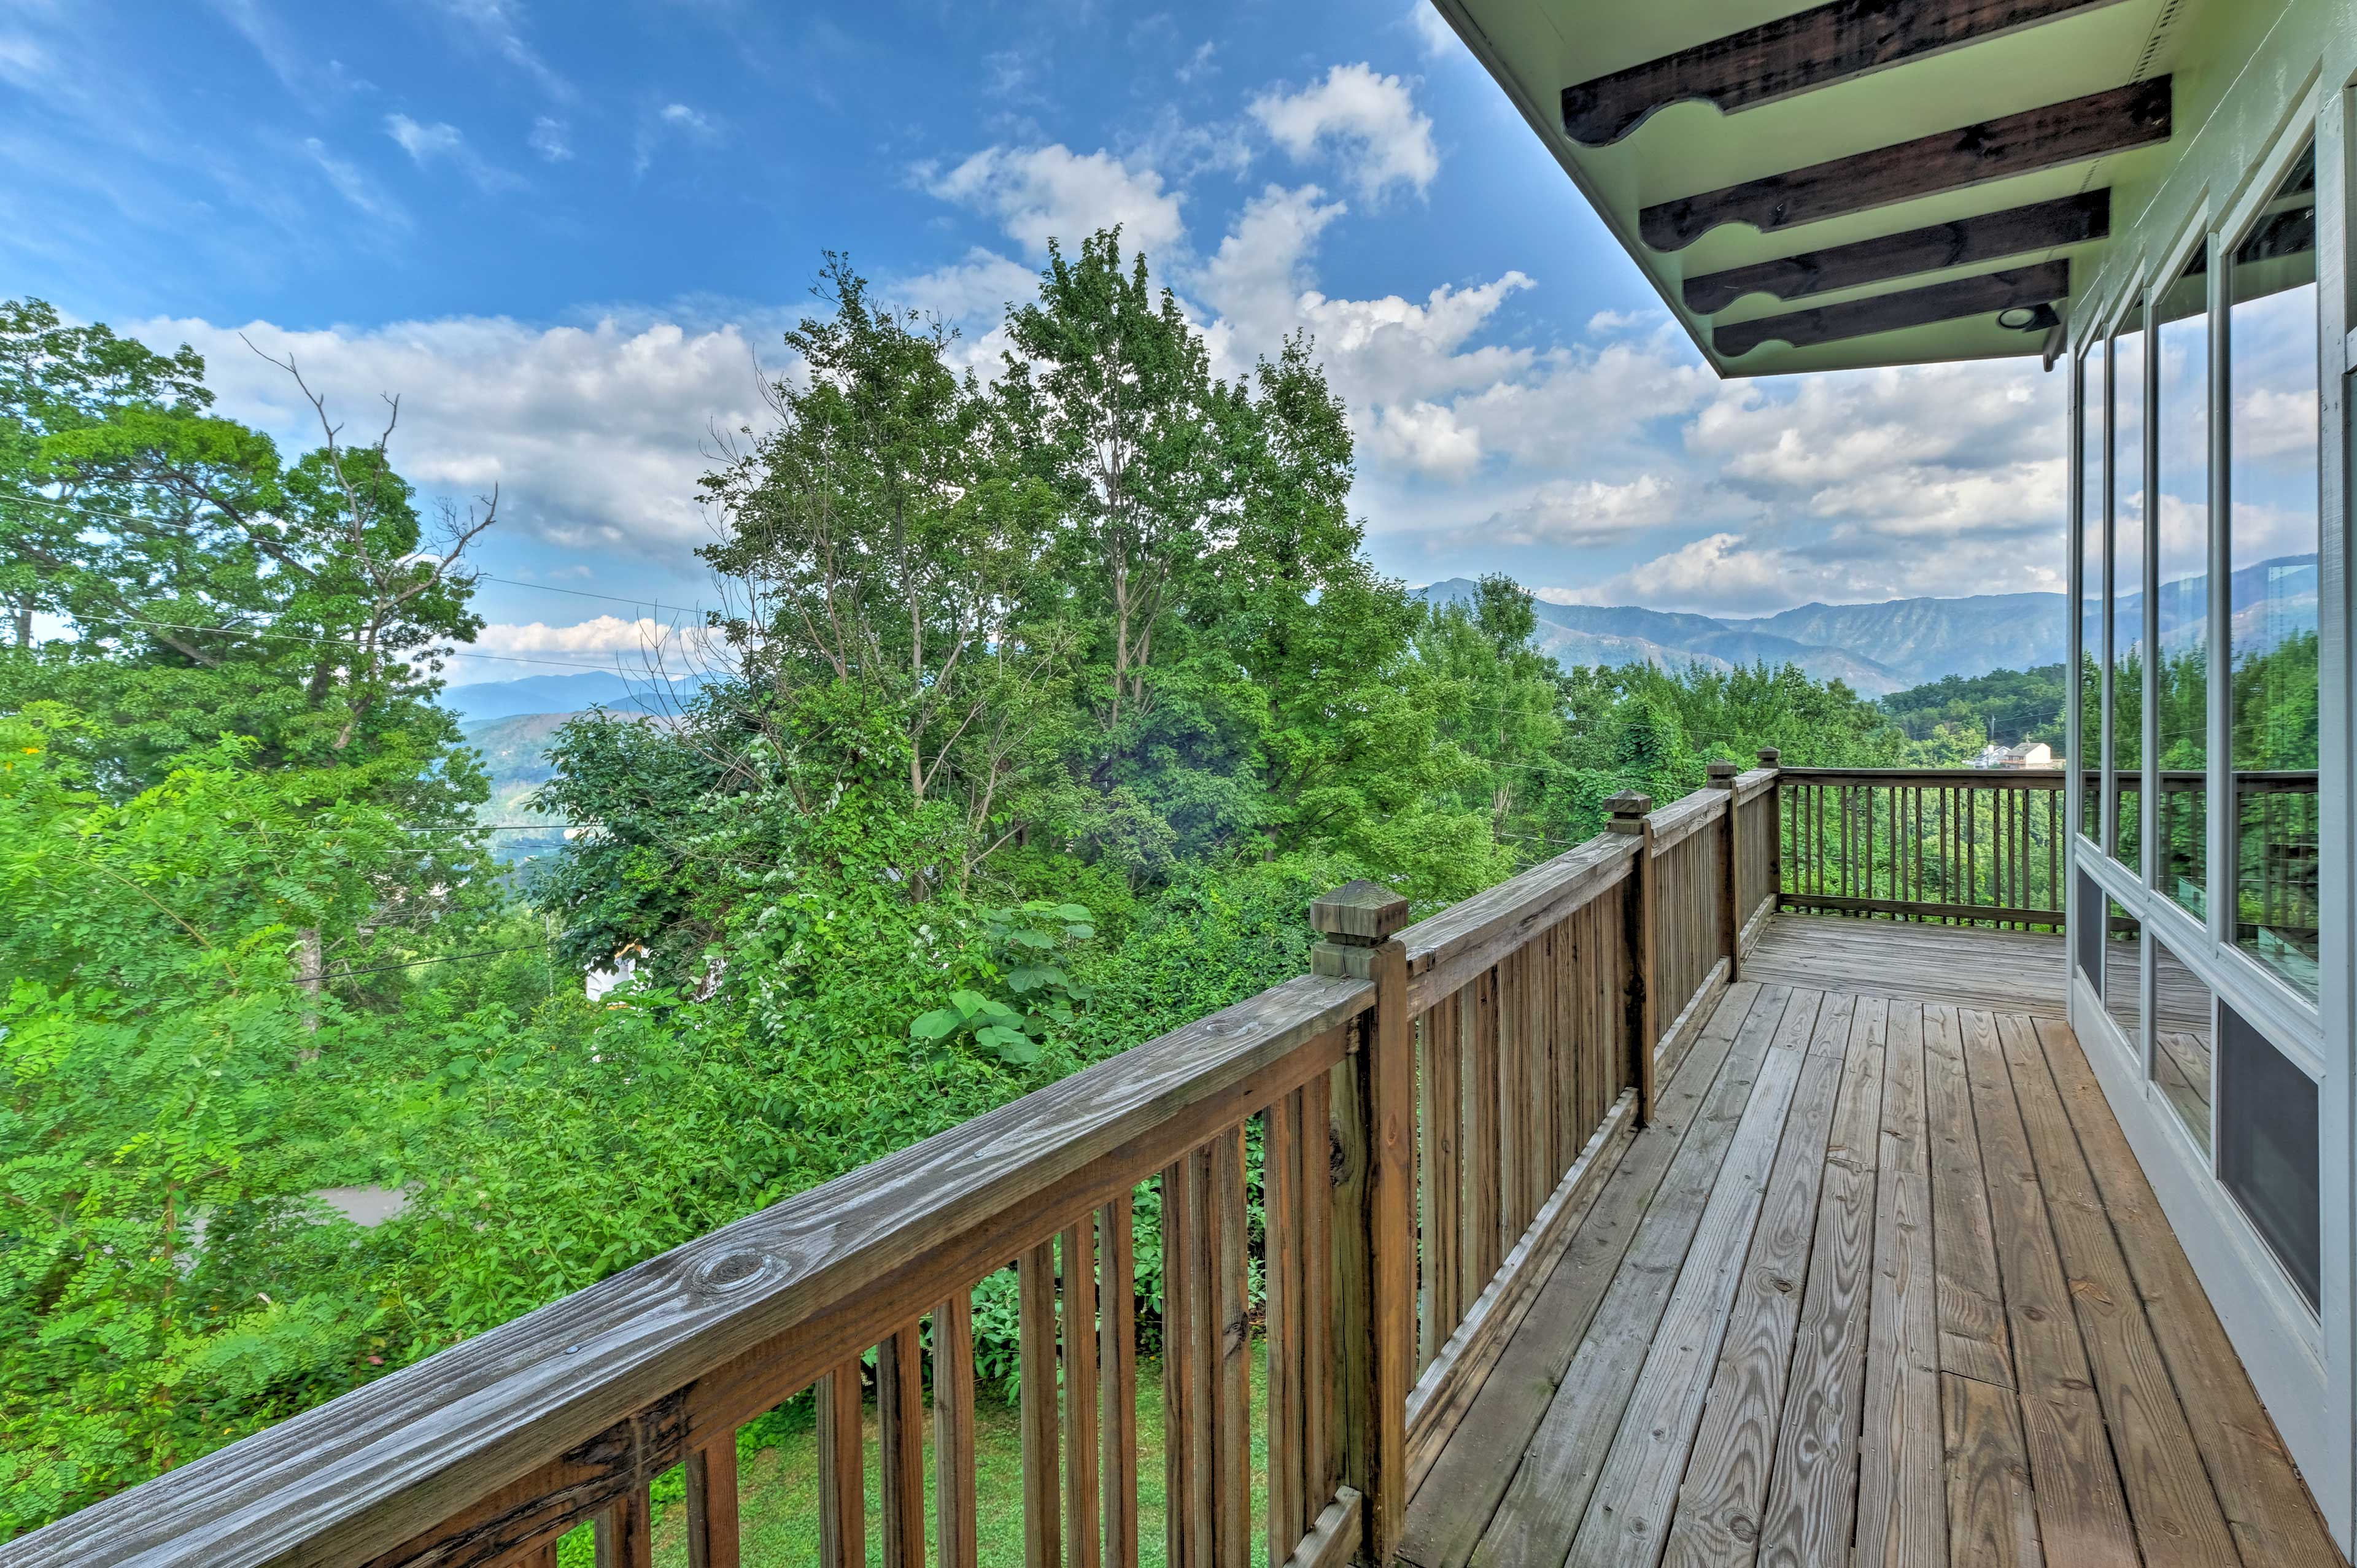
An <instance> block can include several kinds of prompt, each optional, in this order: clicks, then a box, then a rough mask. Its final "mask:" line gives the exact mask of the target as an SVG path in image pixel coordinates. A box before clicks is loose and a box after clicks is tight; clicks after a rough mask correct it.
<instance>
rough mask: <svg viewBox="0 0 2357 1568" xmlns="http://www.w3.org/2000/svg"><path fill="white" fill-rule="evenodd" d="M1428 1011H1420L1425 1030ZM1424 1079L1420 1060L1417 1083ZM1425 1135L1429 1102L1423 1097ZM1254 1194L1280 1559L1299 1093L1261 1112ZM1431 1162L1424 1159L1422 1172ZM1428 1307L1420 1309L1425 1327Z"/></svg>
mask: <svg viewBox="0 0 2357 1568" xmlns="http://www.w3.org/2000/svg"><path fill="white" fill-rule="evenodd" d="M1432 1021H1433V1015H1431V1014H1426V1015H1425V1025H1426V1030H1427V1032H1429V1029H1430V1026H1431V1024H1432ZM1431 1081H1432V1073H1431V1070H1430V1063H1429V1061H1427V1063H1426V1073H1425V1076H1424V1082H1425V1083H1426V1086H1427V1087H1428V1086H1429V1085H1430V1083H1431ZM1429 1110H1430V1101H1429V1100H1427V1101H1426V1118H1425V1125H1426V1129H1427V1131H1426V1134H1425V1135H1426V1140H1427V1142H1428V1141H1429V1139H1430V1137H1431V1133H1430V1132H1429V1128H1430V1127H1431V1125H1432V1118H1431V1115H1430V1114H1429ZM1260 1129H1261V1131H1260V1158H1261V1167H1260V1194H1261V1208H1262V1211H1263V1213H1264V1215H1265V1229H1264V1230H1263V1231H1262V1236H1263V1239H1264V1240H1263V1248H1262V1251H1263V1258H1262V1263H1263V1268H1264V1271H1265V1272H1264V1276H1263V1292H1264V1295H1263V1302H1262V1313H1263V1316H1264V1319H1265V1332H1266V1334H1267V1336H1268V1560H1269V1562H1271V1563H1280V1564H1281V1563H1284V1562H1285V1560H1286V1558H1287V1557H1290V1556H1291V1555H1292V1554H1293V1549H1294V1547H1295V1546H1296V1545H1297V1544H1299V1542H1300V1541H1301V1535H1302V1530H1303V1528H1304V1525H1305V1522H1306V1521H1307V1520H1308V1514H1307V1513H1306V1512H1305V1511H1304V1509H1303V1493H1302V1455H1301V1263H1302V1259H1301V1096H1300V1094H1299V1092H1298V1091H1297V1092H1295V1093H1292V1094H1288V1095H1286V1096H1285V1097H1284V1098H1283V1099H1281V1100H1279V1101H1276V1102H1275V1104H1273V1105H1271V1106H1270V1107H1269V1108H1268V1109H1267V1110H1265V1111H1264V1112H1261V1122H1260ZM1431 1168H1432V1167H1431V1165H1430V1164H1429V1161H1428V1151H1427V1164H1426V1167H1425V1169H1426V1175H1427V1176H1429V1174H1430V1171H1431ZM1426 1194H1427V1198H1426V1205H1425V1245H1426V1249H1427V1251H1426V1255H1425V1277H1426V1281H1427V1283H1428V1282H1429V1281H1430V1279H1431V1276H1432V1257H1431V1253H1430V1251H1429V1249H1430V1247H1431V1245H1432V1240H1433V1221H1432V1214H1433V1211H1434V1209H1435V1208H1436V1207H1437V1204H1436V1203H1435V1202H1434V1201H1433V1200H1432V1199H1431V1197H1430V1196H1429V1194H1430V1187H1429V1185H1428V1184H1427V1186H1426ZM1432 1317H1433V1313H1432V1309H1431V1308H1430V1307H1429V1306H1427V1307H1426V1318H1425V1321H1426V1329H1427V1332H1428V1331H1429V1327H1430V1325H1431V1322H1432Z"/></svg>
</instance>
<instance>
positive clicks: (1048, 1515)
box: [1016, 1238, 1064, 1568]
mask: <svg viewBox="0 0 2357 1568" xmlns="http://www.w3.org/2000/svg"><path fill="white" fill-rule="evenodd" d="M1016 1287H1017V1288H1016V1294H1017V1303H1018V1308H1017V1311H1018V1316H1019V1318H1020V1320H1021V1321H1020V1326H1019V1327H1018V1329H1017V1336H1018V1341H1019V1347H1020V1348H1019V1355H1020V1358H1021V1360H1022V1366H1021V1368H1020V1369H1019V1370H1018V1371H1017V1384H1018V1389H1019V1394H1020V1399H1021V1403H1022V1412H1021V1419H1022V1423H1023V1561H1024V1563H1025V1564H1026V1568H1063V1556H1064V1542H1063V1519H1062V1517H1061V1505H1060V1501H1059V1492H1060V1487H1059V1486H1058V1477H1057V1473H1056V1472H1057V1469H1058V1466H1059V1462H1060V1460H1061V1458H1062V1454H1061V1452H1060V1449H1061V1447H1062V1444H1061V1443H1060V1441H1059V1439H1060V1436H1061V1433H1060V1427H1059V1423H1058V1421H1057V1415H1056V1243H1055V1241H1054V1240H1053V1239H1052V1238H1051V1239H1049V1240H1045V1241H1042V1242H1040V1243H1039V1245H1038V1246H1036V1247H1033V1248H1032V1249H1031V1250H1030V1251H1027V1252H1025V1253H1024V1254H1023V1257H1022V1259H1021V1261H1020V1262H1017V1265H1016Z"/></svg>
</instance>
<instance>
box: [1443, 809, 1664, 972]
mask: <svg viewBox="0 0 2357 1568" xmlns="http://www.w3.org/2000/svg"><path fill="white" fill-rule="evenodd" d="M1635 856H1636V851H1635V848H1634V846H1632V845H1631V843H1630V842H1629V841H1628V840H1627V839H1626V838H1623V837H1620V836H1618V835H1615V834H1611V833H1599V834H1598V835H1597V836H1596V837H1594V838H1591V839H1588V840H1587V841H1585V842H1584V843H1579V844H1577V845H1576V846H1574V847H1573V848H1571V849H1567V850H1566V851H1565V852H1564V853H1563V854H1559V855H1557V856H1555V858H1554V859H1553V860H1549V861H1544V862H1542V863H1540V864H1539V865H1534V866H1533V867H1531V868H1530V869H1529V870H1528V871H1525V872H1523V873H1521V874H1519V875H1515V876H1512V877H1510V878H1509V879H1507V880H1506V881H1504V882H1501V883H1500V884H1498V886H1495V887H1492V888H1491V889H1489V890H1488V891H1487V892H1483V893H1477V894H1475V895H1474V896H1473V897H1470V898H1468V899H1466V900H1465V901H1464V902H1463V903H1460V904H1452V905H1450V906H1449V907H1448V908H1446V909H1443V910H1441V911H1440V912H1439V913H1438V914H1437V915H1433V916H1431V917H1429V918H1426V919H1422V920H1418V921H1417V922H1416V923H1415V925H1413V926H1410V927H1408V928H1407V929H1405V930H1404V931H1402V932H1401V933H1400V934H1399V940H1400V941H1401V943H1402V944H1403V945H1404V946H1405V948H1406V949H1407V956H1408V1005H1409V1006H1411V1007H1413V1008H1415V1009H1416V1010H1417V1011H1419V1012H1420V1011H1422V1010H1423V1009H1425V1008H1426V1007H1429V1006H1431V1005H1432V1004H1434V1003H1435V1002H1437V1001H1438V1000H1439V999H1440V998H1441V997H1443V996H1446V995H1448V993H1450V992H1452V991H1455V990H1457V989H1458V987H1459V986H1462V985H1464V984H1467V983H1469V982H1470V981H1471V980H1472V979H1473V977H1474V976H1475V975H1477V974H1480V973H1481V972H1484V971H1486V970H1488V969H1489V968H1490V967H1491V965H1493V964H1495V963H1496V962H1497V961H1499V960H1500V959H1501V958H1503V957H1504V956H1505V955H1506V954H1508V953H1510V952H1513V951H1515V950H1517V949H1519V948H1521V947H1523V945H1524V944H1525V943H1527V942H1528V941H1529V940H1530V938H1531V933H1533V932H1534V931H1540V930H1544V929H1546V928H1547V927H1549V926H1551V925H1553V924H1555V921H1557V920H1559V919H1561V918H1563V917H1564V915H1565V914H1566V912H1567V911H1569V910H1571V909H1573V908H1577V907H1578V906H1579V905H1581V904H1583V903H1586V902H1587V900H1589V899H1590V898H1593V897H1597V896H1598V894H1600V893H1602V892H1603V891H1604V890H1605V889H1606V888H1608V887H1610V886H1614V885H1616V884H1617V883H1619V882H1620V881H1621V880H1622V879H1623V878H1625V877H1627V875H1629V868H1630V866H1631V864H1632V862H1633V861H1634V859H1635Z"/></svg>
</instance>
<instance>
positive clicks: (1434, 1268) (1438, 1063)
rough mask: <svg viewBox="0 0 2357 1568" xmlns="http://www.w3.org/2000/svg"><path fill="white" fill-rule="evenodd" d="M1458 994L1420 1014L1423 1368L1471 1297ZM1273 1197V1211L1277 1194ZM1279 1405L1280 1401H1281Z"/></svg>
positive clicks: (1419, 1346)
mask: <svg viewBox="0 0 2357 1568" xmlns="http://www.w3.org/2000/svg"><path fill="white" fill-rule="evenodd" d="M1457 1011H1458V997H1457V996H1447V997H1443V998H1442V999H1441V1000H1440V1001H1439V1002H1438V1003H1437V1004H1434V1005H1433V1006H1432V1007H1431V1008H1430V1009H1429V1010H1427V1011H1426V1013H1425V1015H1424V1016H1423V1017H1422V1018H1420V1019H1418V1020H1417V1021H1416V1042H1417V1046H1418V1047H1419V1049H1420V1051H1421V1055H1422V1060H1421V1062H1420V1064H1419V1070H1418V1071H1417V1074H1416V1096H1417V1109H1418V1112H1419V1122H1420V1124H1421V1127H1422V1132H1423V1138H1422V1145H1423V1146H1422V1150H1421V1158H1420V1163H1419V1164H1418V1166H1417V1174H1418V1175H1419V1176H1420V1177H1421V1178H1422V1179H1421V1182H1420V1187H1421V1191H1422V1197H1423V1241H1424V1249H1423V1256H1422V1259H1421V1263H1422V1267H1421V1268H1420V1270H1419V1272H1418V1275H1417V1277H1418V1280H1419V1282H1420V1283H1421V1285H1422V1287H1423V1288H1422V1291H1421V1295H1420V1300H1419V1303H1418V1306H1419V1314H1420V1322H1421V1325H1422V1333H1421V1335H1420V1337H1419V1338H1418V1341H1417V1361H1418V1364H1419V1369H1421V1368H1423V1367H1428V1366H1430V1365H1432V1360H1433V1358H1434V1357H1436V1356H1437V1355H1439V1354H1440V1348H1441V1346H1443V1345H1444V1344H1446V1343H1448V1336H1449V1335H1450V1334H1451V1333H1452V1332H1454V1331H1455V1329H1456V1327H1457V1323H1458V1318H1459V1317H1461V1316H1463V1315H1464V1306H1463V1303H1462V1302H1461V1300H1460V1299H1459V1297H1458V1284H1459V1279H1458V1273H1459V1270H1460V1264H1459V1263H1458V1256H1457V1243H1458V1227H1459V1225H1460V1224H1461V1223H1462V1221H1461V1219H1460V1218H1459V1216H1458V1197H1459V1194H1460V1192H1461V1190H1462V1186H1461V1184H1462V1182H1463V1180H1464V1173H1463V1172H1462V1171H1461V1170H1460V1169H1459V1168H1458V1158H1457V1156H1458V1115H1459V1112H1458V1083H1459V1081H1460V1079H1459V1073H1458V1068H1459V1065H1460V1058H1458V1038H1457ZM1295 1175H1296V1176H1297V1173H1295ZM1288 1179H1293V1178H1292V1177H1290V1176H1289V1177H1288ZM1270 1203H1271V1212H1272V1213H1273V1212H1275V1207H1274V1200H1273V1199H1272V1200H1270ZM1273 1244H1274V1243H1272V1245H1273ZM1270 1398H1271V1400H1272V1402H1273V1401H1274V1400H1275V1389H1274V1386H1273V1385H1272V1388H1271V1392H1270ZM1271 1409H1272V1410H1274V1409H1275V1405H1274V1403H1272V1405H1271ZM1279 1561H1282V1559H1280V1560H1279Z"/></svg>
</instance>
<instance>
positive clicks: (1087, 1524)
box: [920, 1215, 1103, 1568]
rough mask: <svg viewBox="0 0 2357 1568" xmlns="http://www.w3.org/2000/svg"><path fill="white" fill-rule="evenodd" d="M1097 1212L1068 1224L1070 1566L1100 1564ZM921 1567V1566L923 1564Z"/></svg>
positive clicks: (1066, 1501) (1067, 1508) (1096, 1567)
mask: <svg viewBox="0 0 2357 1568" xmlns="http://www.w3.org/2000/svg"><path fill="white" fill-rule="evenodd" d="M1094 1232H1095V1224H1094V1216H1093V1215H1091V1216H1090V1217H1088V1218H1086V1219H1082V1220H1081V1221H1080V1222H1079V1223H1077V1224H1075V1225H1071V1226H1068V1227H1066V1228H1065V1230H1064V1240H1063V1268H1064V1275H1063V1280H1064V1478H1065V1481H1066V1483H1067V1484H1066V1486H1065V1488H1064V1551H1065V1554H1066V1561H1067V1562H1068V1563H1070V1564H1071V1568H1099V1564H1100V1563H1102V1562H1103V1537H1102V1535H1101V1534H1100V1530H1102V1528H1103V1520H1102V1519H1101V1518H1100V1515H1099V1511H1098V1510H1099V1509H1100V1508H1101V1506H1102V1503H1103V1499H1102V1498H1100V1497H1099V1496H1098V1494H1097V1460H1098V1458H1099V1457H1100V1455H1099V1454H1098V1452H1097V1447H1098V1435H1097V1406H1098V1402H1099V1400H1100V1398H1101V1397H1102V1394H1101V1391H1100V1390H1099V1389H1098V1387H1097V1372H1098V1368H1097V1347H1098V1344H1099V1340H1098V1325H1097V1259H1096V1245H1095V1241H1096V1238H1095V1234H1094ZM920 1568H921V1565H920Z"/></svg>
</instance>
